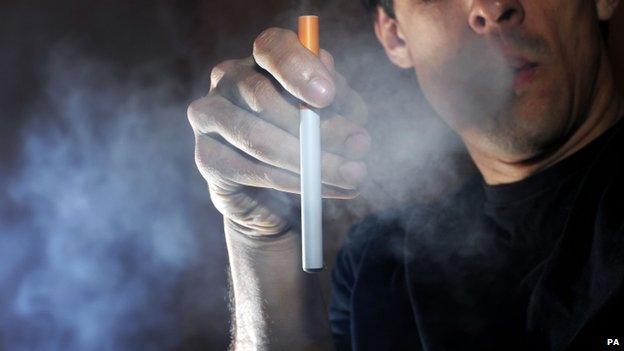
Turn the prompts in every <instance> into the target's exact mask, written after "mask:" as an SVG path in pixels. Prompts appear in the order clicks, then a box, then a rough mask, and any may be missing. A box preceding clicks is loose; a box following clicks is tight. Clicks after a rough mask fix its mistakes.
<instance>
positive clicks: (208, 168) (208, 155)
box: [195, 143, 220, 180]
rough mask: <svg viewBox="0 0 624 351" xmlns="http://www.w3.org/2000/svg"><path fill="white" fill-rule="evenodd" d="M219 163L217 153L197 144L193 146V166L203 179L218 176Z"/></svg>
mask: <svg viewBox="0 0 624 351" xmlns="http://www.w3.org/2000/svg"><path fill="white" fill-rule="evenodd" d="M219 163H220V160H219V156H218V153H217V152H215V149H214V148H212V147H209V146H208V145H202V144H200V143H197V144H196V146H195V165H196V166H197V169H198V170H199V172H200V173H201V174H202V176H204V178H205V179H207V180H208V179H213V178H216V177H218V175H219V167H218V164H219Z"/></svg>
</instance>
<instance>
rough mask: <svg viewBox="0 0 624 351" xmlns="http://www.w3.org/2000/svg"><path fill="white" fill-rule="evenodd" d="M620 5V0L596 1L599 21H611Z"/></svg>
mask: <svg viewBox="0 0 624 351" xmlns="http://www.w3.org/2000/svg"><path fill="white" fill-rule="evenodd" d="M619 4H620V0H596V11H597V12H598V19H599V20H601V21H608V20H610V19H611V17H612V16H613V14H614V13H615V10H616V9H617V7H618V5H619Z"/></svg>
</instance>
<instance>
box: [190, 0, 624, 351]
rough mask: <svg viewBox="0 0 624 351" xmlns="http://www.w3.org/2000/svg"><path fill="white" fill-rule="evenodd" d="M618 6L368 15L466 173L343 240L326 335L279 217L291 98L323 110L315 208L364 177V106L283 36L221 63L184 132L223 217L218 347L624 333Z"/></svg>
mask: <svg viewBox="0 0 624 351" xmlns="http://www.w3.org/2000/svg"><path fill="white" fill-rule="evenodd" d="M618 2H619V1H617V0H593V1H590V0H526V1H521V0H498V1H494V0H490V1H488V0H437V1H431V0H429V1H425V0H395V1H394V3H392V2H390V1H382V2H381V3H378V2H375V1H371V2H369V3H367V4H368V5H369V7H370V9H371V10H372V11H374V15H375V16H374V28H375V33H376V35H377V38H378V39H379V41H380V43H381V44H382V46H383V47H384V49H385V51H386V53H387V55H388V57H389V59H390V60H391V61H392V62H393V63H394V64H395V65H396V66H398V67H401V68H409V69H413V70H414V72H415V74H416V76H417V78H418V82H419V85H420V88H421V89H422V92H423V93H424V95H425V97H426V98H427V100H428V102H429V103H430V105H431V107H432V108H433V110H434V111H435V112H436V113H437V114H438V115H439V117H440V118H441V119H442V120H443V121H444V122H445V123H446V124H448V125H449V126H450V127H451V128H452V129H453V130H454V131H455V132H456V133H457V134H458V135H459V137H460V138H461V139H462V141H463V143H464V144H465V146H466V148H467V150H468V152H469V154H470V156H471V158H472V160H473V161H474V163H475V165H476V166H477V168H478V170H479V172H480V175H479V177H477V178H475V179H473V180H472V181H469V182H468V183H467V184H466V185H465V186H463V187H462V189H461V190H459V191H457V192H456V193H455V194H453V195H452V196H448V197H445V198H444V199H443V200H441V201H438V202H436V203H434V204H430V205H418V204H414V205H413V206H409V207H408V208H403V209H398V210H389V211H387V212H384V213H379V214H377V215H374V216H370V217H368V218H366V219H365V220H364V221H362V222H361V223H359V224H358V225H356V226H354V227H353V228H352V229H351V230H350V232H349V235H348V239H347V242H346V243H345V245H344V247H343V248H342V250H341V252H340V254H339V255H338V258H337V263H336V267H335V269H334V271H333V272H332V278H333V293H332V294H333V295H332V301H331V308H330V318H329V319H330V322H331V323H330V329H329V328H328V323H327V318H326V316H325V315H324V308H323V304H322V301H321V299H320V295H321V294H320V293H319V292H318V291H317V289H318V288H317V287H316V286H315V281H314V280H313V279H314V278H313V277H310V276H306V275H303V274H301V273H300V268H299V252H298V240H299V238H298V237H297V235H298V234H297V231H298V228H297V226H296V225H291V223H290V222H289V218H290V217H289V214H288V213H287V212H286V211H284V210H283V208H284V206H280V205H279V201H280V200H281V199H283V193H284V192H289V193H296V192H298V187H299V184H298V177H297V174H296V173H297V170H298V148H297V128H298V121H297V118H296V116H297V111H296V105H295V104H293V103H292V99H290V98H289V96H294V97H296V98H297V99H299V100H303V101H305V102H307V103H309V104H310V105H313V106H315V107H318V108H326V107H328V106H330V107H331V108H330V109H329V110H330V111H331V112H330V113H329V114H328V118H327V119H326V122H325V124H324V126H323V131H322V132H323V138H324V139H323V141H324V153H323V177H322V178H323V184H324V185H323V187H324V188H323V194H324V196H325V197H328V198H344V199H348V198H353V197H354V196H356V195H357V186H358V184H359V183H360V182H361V181H362V178H363V177H364V176H365V173H366V166H365V164H364V163H363V162H362V159H363V158H364V156H365V155H366V153H367V151H368V149H369V148H370V137H369V135H368V133H367V132H366V130H364V129H363V128H362V127H361V123H362V119H361V117H362V116H363V115H364V114H365V107H364V106H363V103H362V101H361V99H360V98H359V97H358V96H357V94H356V93H355V92H353V91H352V90H351V89H350V88H349V87H348V86H347V85H346V83H345V82H344V79H342V78H341V76H340V75H339V74H338V73H336V72H335V71H334V68H333V62H332V59H331V56H330V55H329V54H328V53H327V52H323V53H322V54H321V56H320V59H318V60H317V59H316V58H315V57H314V56H312V55H311V54H310V53H309V52H307V51H306V50H305V49H303V48H302V47H301V46H300V45H299V44H298V42H297V38H296V35H295V34H294V33H292V32H290V31H286V30H282V29H269V30H266V31H264V32H263V33H262V34H261V35H260V36H259V37H258V38H257V39H256V41H255V42H254V47H253V55H252V57H250V58H247V59H243V60H237V61H226V62H224V63H222V64H220V65H219V66H217V67H216V68H215V69H214V71H213V74H212V85H211V90H210V93H209V95H208V96H207V97H205V98H203V99H200V100H197V101H195V102H194V103H193V104H191V106H190V107H189V120H190V122H191V125H192V126H193V128H194V130H195V135H196V160H197V164H198V168H199V170H200V172H201V173H202V174H203V176H204V177H205V178H206V180H207V182H208V184H209V190H210V194H211V198H212V200H213V202H214V203H215V206H216V207H217V208H218V209H219V210H220V211H221V212H222V213H223V215H224V224H225V232H226V237H227V243H228V251H229V254H230V266H231V267H230V268H231V274H232V287H233V297H234V304H235V328H234V334H235V335H234V340H233V345H234V346H235V347H236V348H241V349H246V348H253V349H263V348H269V349H316V348H318V349H323V348H330V347H331V346H330V338H331V336H333V340H334V344H335V346H336V347H337V348H338V349H341V350H342V349H358V350H400V349H411V350H420V349H422V350H457V349H462V350H465V349H474V350H494V349H496V350H501V349H523V350H564V349H582V350H596V349H602V348H605V347H607V343H608V341H609V340H610V342H611V344H610V345H613V340H616V339H618V338H622V337H624V323H622V317H621V316H622V314H623V313H624V292H623V288H624V287H623V283H624V254H623V250H624V240H623V239H624V237H623V235H624V232H623V229H624V228H623V225H624V213H623V212H622V206H620V204H619V202H620V199H621V198H622V196H624V186H623V185H622V184H621V180H620V179H621V171H619V170H618V166H619V164H618V161H619V158H618V157H619V153H620V150H622V143H623V142H624V134H623V133H624V130H623V128H624V122H621V119H620V118H621V116H622V115H623V114H624V104H623V101H622V99H621V97H620V96H619V95H618V93H617V91H616V89H615V85H614V80H613V77H612V73H611V68H610V64H609V62H608V59H607V55H606V48H605V44H604V41H603V38H602V37H601V32H600V27H599V22H601V21H607V20H609V18H610V17H611V16H612V14H613V12H614V11H615V9H616V7H617V5H618ZM276 140H279V143H275V141H276ZM276 144H279V145H276ZM276 203H277V204H276ZM329 330H331V334H330V332H329ZM619 340H622V339H619ZM619 342H621V341H619Z"/></svg>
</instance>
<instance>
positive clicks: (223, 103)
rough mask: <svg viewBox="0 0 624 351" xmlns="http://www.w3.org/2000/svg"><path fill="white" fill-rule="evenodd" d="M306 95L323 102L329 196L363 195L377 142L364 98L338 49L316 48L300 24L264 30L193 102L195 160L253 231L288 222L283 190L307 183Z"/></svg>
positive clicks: (228, 213)
mask: <svg viewBox="0 0 624 351" xmlns="http://www.w3.org/2000/svg"><path fill="white" fill-rule="evenodd" d="M300 101H303V102H305V103H307V104H309V105H310V106H313V107H315V108H319V109H322V110H321V117H322V120H321V139H322V147H323V150H322V156H321V157H322V183H323V189H322V194H323V197H325V198H336V199H350V198H353V197H355V196H357V195H358V190H357V188H358V185H359V184H360V182H361V181H362V179H363V178H364V177H365V175H366V166H365V164H364V162H362V159H363V158H364V157H365V155H366V153H367V152H368V150H369V148H370V143H371V138H370V135H369V134H368V133H367V131H366V130H365V129H364V128H363V127H362V125H363V123H364V122H365V121H366V118H367V110H366V107H365V104H364V102H363V101H362V99H361V98H360V96H359V95H358V94H357V93H356V92H355V91H353V90H352V89H351V88H349V87H348V86H347V84H346V81H345V79H344V78H343V77H342V76H341V75H340V74H338V73H337V72H336V71H335V70H334V63H333V58H332V56H331V55H330V54H329V53H328V52H327V51H324V50H321V53H320V56H319V57H317V56H315V55H314V54H312V53H311V52H310V51H308V50H307V49H306V48H305V47H303V46H302V45H301V44H300V43H299V40H298V38H297V35H296V34H295V33H294V32H292V31H290V30H285V29H279V28H270V29H267V30H265V31H264V32H262V33H261V34H260V35H259V36H258V37H257V38H256V40H255V42H254V44H253V55H252V56H251V57H248V58H245V59H240V60H229V61H225V62H222V63H220V64H219V65H217V66H216V67H215V68H214V69H213V70H212V74H211V86H210V92H209V94H208V96H206V97H204V98H201V99H199V100H196V101H194V102H193V103H192V104H191V105H190V106H189V108H188V118H189V121H190V123H191V126H192V127H193V130H194V132H195V160H196V163H197V167H198V169H199V171H200V172H201V174H202V175H203V177H204V178H205V179H206V181H207V182H208V185H209V189H210V196H211V199H212V201H213V203H214V204H215V206H216V208H217V209H218V210H219V211H220V212H221V213H222V214H223V215H224V217H225V219H226V220H229V221H230V222H232V224H233V225H235V226H237V227H238V228H237V229H238V230H239V231H241V232H244V233H246V234H248V235H252V236H258V235H274V234H279V233H282V232H284V231H285V230H286V229H287V228H288V224H289V223H288V218H287V217H286V212H287V211H283V207H284V206H279V205H278V206H275V204H276V202H279V201H278V200H279V198H280V192H286V193H299V192H300V188H299V187H300V183H299V139H298V138H299V108H298V105H299V102H300ZM281 196H282V197H283V194H282V195H281ZM280 207H281V208H280ZM286 207H287V206H286Z"/></svg>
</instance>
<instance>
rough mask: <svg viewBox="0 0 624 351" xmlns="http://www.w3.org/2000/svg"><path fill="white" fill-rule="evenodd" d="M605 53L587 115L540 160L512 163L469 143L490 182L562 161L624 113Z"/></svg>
mask: <svg viewBox="0 0 624 351" xmlns="http://www.w3.org/2000/svg"><path fill="white" fill-rule="evenodd" d="M601 56H602V57H601V60H600V67H599V69H598V76H597V79H596V84H595V87H594V91H593V95H592V97H593V98H592V101H591V105H590V107H589V109H588V111H587V118H586V119H585V120H584V122H583V124H581V125H580V126H579V127H578V128H577V129H576V131H575V132H574V134H572V135H571V136H570V138H569V139H567V141H566V142H565V143H564V144H562V145H561V146H560V147H559V148H557V149H556V150H555V151H553V152H551V153H550V154H548V155H547V156H546V157H543V158H539V159H537V160H532V161H523V162H514V163H510V162H505V161H504V160H501V159H498V158H496V157H491V156H486V155H484V154H483V153H481V152H479V150H477V149H474V148H471V147H470V146H468V151H469V153H470V155H471V156H472V159H473V160H474V162H475V164H476V165H477V168H479V171H480V172H481V174H482V175H483V178H484V180H485V182H486V183H487V184H489V185H497V184H506V183H513V182H517V181H520V180H522V179H525V178H527V177H529V176H530V175H532V174H535V173H537V172H539V171H541V170H543V169H545V168H548V167H550V166H552V165H554V164H556V163H558V162H560V161H561V160H563V159H565V158H567V157H568V156H570V155H572V154H574V153H575V152H577V151H578V150H580V149H582V148H583V147H584V146H586V145H587V144H589V143H590V142H591V141H592V140H594V139H596V138H598V137H599V136H600V135H602V134H603V133H604V132H606V131H607V130H608V129H609V128H610V127H611V126H613V125H614V124H615V123H616V122H617V121H618V120H619V119H620V118H621V117H622V116H623V115H624V101H623V100H622V98H621V96H620V95H619V94H618V92H617V89H616V87H615V82H614V78H613V74H612V71H611V68H610V63H609V60H608V58H607V54H606V51H605V50H603V53H602V55H601Z"/></svg>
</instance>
